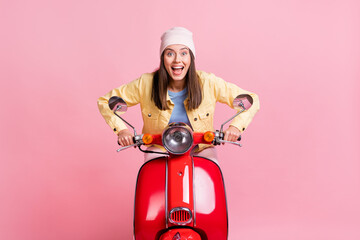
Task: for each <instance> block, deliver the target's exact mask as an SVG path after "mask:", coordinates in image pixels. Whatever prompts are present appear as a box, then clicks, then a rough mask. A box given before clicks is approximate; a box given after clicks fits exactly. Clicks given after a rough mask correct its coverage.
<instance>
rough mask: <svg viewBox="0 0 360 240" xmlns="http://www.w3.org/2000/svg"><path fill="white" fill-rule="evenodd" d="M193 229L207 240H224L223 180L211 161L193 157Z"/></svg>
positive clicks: (225, 220) (224, 202)
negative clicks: (204, 234) (203, 234)
mask: <svg viewBox="0 0 360 240" xmlns="http://www.w3.org/2000/svg"><path fill="white" fill-rule="evenodd" d="M193 159H194V176H195V177H194V195H195V229H198V232H199V233H202V232H203V233H206V238H205V237H204V236H202V239H208V240H226V239H227V235H228V217H227V204H226V196H225V186H224V180H223V176H222V173H221V170H220V168H219V166H218V165H217V164H216V163H214V162H213V161H211V160H208V159H205V158H201V157H194V158H193ZM201 235H202V234H201Z"/></svg>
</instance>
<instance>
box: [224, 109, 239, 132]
mask: <svg viewBox="0 0 360 240" xmlns="http://www.w3.org/2000/svg"><path fill="white" fill-rule="evenodd" d="M243 111H245V109H242V110H241V111H239V112H237V113H236V114H235V115H234V116H232V117H231V118H230V119H228V120H227V121H225V122H224V123H223V124H221V127H220V132H221V133H222V132H223V128H224V125H225V124H227V123H228V122H230V121H231V120H233V119H234V118H236V117H237V116H238V115H239V114H240V113H242V112H243Z"/></svg>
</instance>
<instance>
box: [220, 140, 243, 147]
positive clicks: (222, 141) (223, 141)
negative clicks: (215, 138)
mask: <svg viewBox="0 0 360 240" xmlns="http://www.w3.org/2000/svg"><path fill="white" fill-rule="evenodd" d="M219 142H220V143H231V144H234V145H237V146H239V147H242V145H241V144H240V143H237V142H232V141H226V140H222V139H219Z"/></svg>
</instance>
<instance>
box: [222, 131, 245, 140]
mask: <svg viewBox="0 0 360 240" xmlns="http://www.w3.org/2000/svg"><path fill="white" fill-rule="evenodd" d="M220 138H221V139H222V140H224V133H223V132H221V133H220ZM236 141H241V135H240V136H239V137H238V139H236Z"/></svg>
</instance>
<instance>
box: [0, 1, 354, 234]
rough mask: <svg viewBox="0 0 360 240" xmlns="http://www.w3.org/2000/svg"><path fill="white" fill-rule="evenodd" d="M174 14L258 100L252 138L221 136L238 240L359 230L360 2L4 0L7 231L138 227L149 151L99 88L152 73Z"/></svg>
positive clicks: (1, 51)
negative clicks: (105, 109) (128, 141)
mask: <svg viewBox="0 0 360 240" xmlns="http://www.w3.org/2000/svg"><path fill="white" fill-rule="evenodd" d="M173 26H184V27H187V28H189V29H190V30H191V31H193V32H194V37H195V44H196V50H197V59H196V64H197V68H198V69H202V70H205V71H208V72H213V73H215V74H216V75H218V76H220V77H222V78H224V79H226V80H227V81H230V82H234V83H236V84H238V85H239V86H241V87H242V88H244V89H247V90H250V91H254V92H256V93H258V94H259V96H260V99H261V110H260V112H259V113H258V115H257V116H256V118H255V119H254V121H253V123H252V124H251V125H250V127H249V128H248V129H247V131H246V133H245V134H244V135H243V139H244V140H243V145H244V147H243V148H242V149H240V148H236V147H233V146H223V147H219V148H218V150H219V155H220V162H221V166H222V169H223V173H224V176H225V181H226V186H227V194H228V206H229V220H230V237H229V239H231V240H239V239H243V240H257V239H262V240H288V239H291V240H297V239H302V240H303V239H308V240H315V239H316V240H343V239H346V240H358V239H360V228H359V226H360V204H359V203H360V151H359V146H360V144H359V143H360V124H359V123H360V108H359V101H360V97H359V96H360V92H359V90H360V86H359V78H360V71H359V66H360V44H359V43H360V2H359V1H357V0H353V1H351V0H328V1H326V0H312V1H306V0H288V1H283V0H274V1H266V0H256V1H243V0H240V1H216V2H214V1H209V0H207V1H205V0H196V1H195V0H192V1H186V0H185V1H169V0H167V1H165V0H161V1H126V3H125V1H115V0H105V1H96V0H87V1H73V0H72V1H69V0H63V1H46V0H33V1H26V0H22V1H21V0H12V1H1V2H0V43H1V44H0V74H1V75H0V78H1V85H0V97H1V102H2V104H1V106H2V108H1V111H0V112H1V120H0V121H1V125H0V131H1V136H0V150H1V156H0V157H1V161H0V239H3V240H24V239H26V240H35V239H36V240H48V239H51V240H58V239H59V240H60V239H67V240H100V239H101V240H104V239H105V240H115V239H125V240H126V239H132V219H133V218H132V212H133V199H134V196H133V194H134V187H135V180H136V175H137V171H138V169H139V167H140V166H141V164H142V154H141V153H140V152H138V151H137V150H134V149H132V150H128V151H125V152H122V153H116V152H115V149H116V148H117V144H116V142H115V140H116V138H115V135H114V134H113V133H112V131H111V129H110V128H109V127H108V126H107V125H106V124H105V122H104V120H103V119H102V117H101V116H100V114H99V113H98V110H97V106H96V100H97V98H98V97H99V96H101V95H103V94H105V93H106V92H108V91H109V90H110V89H112V88H115V87H117V86H119V85H121V84H123V83H126V82H129V81H131V80H133V79H135V78H137V77H138V76H140V74H142V73H144V72H151V71H153V70H154V69H155V68H156V67H157V66H158V62H159V56H158V51H159V50H158V49H159V45H160V35H161V33H162V32H163V31H165V30H166V29H168V28H170V27H173ZM216 113H217V115H216V120H215V122H216V126H219V124H220V122H221V121H223V120H225V119H226V118H227V117H228V116H230V115H231V114H232V113H233V111H232V110H231V109H229V108H228V107H226V106H223V105H219V106H218V107H217V110H216ZM126 118H127V119H128V120H129V121H130V122H132V123H133V124H134V125H135V126H136V127H137V128H138V129H139V130H140V129H141V126H142V122H141V120H140V112H139V108H138V107H134V108H131V109H129V111H128V113H127V114H126Z"/></svg>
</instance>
